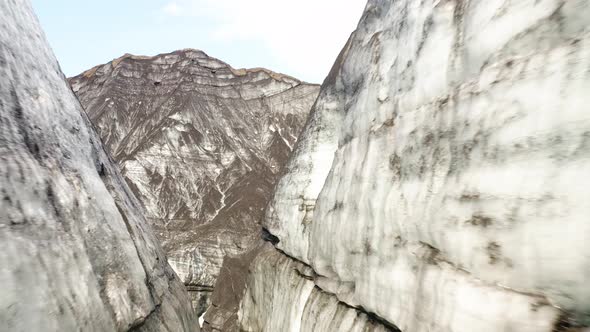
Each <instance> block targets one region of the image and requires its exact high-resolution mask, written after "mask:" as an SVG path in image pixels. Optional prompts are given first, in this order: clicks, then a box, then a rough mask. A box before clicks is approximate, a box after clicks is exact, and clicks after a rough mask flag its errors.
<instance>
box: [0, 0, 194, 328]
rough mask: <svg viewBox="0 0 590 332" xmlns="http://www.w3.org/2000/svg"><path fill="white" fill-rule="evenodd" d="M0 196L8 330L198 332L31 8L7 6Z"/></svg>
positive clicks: (0, 323) (21, 0)
mask: <svg viewBox="0 0 590 332" xmlns="http://www.w3.org/2000/svg"><path fill="white" fill-rule="evenodd" d="M0 195H1V196H0V285H1V286H0V330H2V331H23V332H25V331H27V332H28V331H170V332H172V331H175V332H176V331H198V330H199V327H198V324H197V321H196V319H195V316H194V314H193V311H192V308H191V306H190V302H189V298H188V295H187V293H186V290H185V289H184V286H183V284H182V282H181V281H180V280H179V279H178V277H177V276H176V275H175V274H174V272H173V270H172V269H171V268H170V266H169V265H168V264H167V263H166V257H165V255H164V252H163V250H162V249H161V247H160V245H159V244H158V242H157V240H156V238H155V236H154V235H153V233H152V231H151V228H150V227H149V226H148V224H147V221H146V220H145V217H144V216H143V210H142V208H141V206H140V204H139V202H138V201H137V199H136V198H135V197H134V195H133V194H132V193H131V191H130V190H129V188H128V187H127V185H126V184H125V181H124V180H123V178H122V177H121V175H120V173H119V171H118V169H117V167H116V166H115V165H114V163H113V162H112V161H111V160H110V159H109V156H108V155H107V154H106V153H105V151H104V148H103V146H102V143H101V142H100V139H99V138H98V135H96V133H95V132H94V130H93V129H92V126H91V124H90V122H89V120H88V118H87V116H86V114H85V113H84V111H83V110H82V107H81V106H80V103H79V102H78V100H77V99H76V97H75V95H74V94H73V93H72V91H71V89H70V87H69V85H68V84H67V82H66V79H65V77H64V76H63V74H62V73H61V71H60V69H59V65H58V63H57V61H56V59H55V57H54V55H53V53H52V51H51V49H50V48H49V46H48V44H47V42H46V40H45V37H44V34H43V32H42V31H41V28H40V26H39V23H38V21H37V18H36V17H35V15H34V14H33V11H32V8H31V5H30V3H29V1H25V0H7V1H2V2H0Z"/></svg>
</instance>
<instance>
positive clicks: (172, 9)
mask: <svg viewBox="0 0 590 332" xmlns="http://www.w3.org/2000/svg"><path fill="white" fill-rule="evenodd" d="M162 11H163V12H164V13H165V14H166V15H171V16H181V9H180V6H179V5H178V4H177V3H176V2H170V3H168V4H167V5H166V6H164V7H162Z"/></svg>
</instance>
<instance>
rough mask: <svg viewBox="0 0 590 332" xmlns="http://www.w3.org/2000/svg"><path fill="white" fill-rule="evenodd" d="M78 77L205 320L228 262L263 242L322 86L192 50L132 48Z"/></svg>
mask: <svg viewBox="0 0 590 332" xmlns="http://www.w3.org/2000/svg"><path fill="white" fill-rule="evenodd" d="M70 83H71V86H72V88H73V90H74V92H75V93H76V94H77V95H78V97H79V98H80V101H81V103H82V104H83V105H84V107H85V109H86V111H87V112H88V114H89V117H90V119H91V121H92V122H93V123H94V125H95V126H96V128H97V131H98V132H99V134H100V136H101V137H102V139H103V141H104V142H105V144H106V146H107V149H108V150H109V151H110V152H111V154H112V155H113V157H114V159H115V160H116V161H117V162H118V164H119V166H120V168H121V172H122V174H123V176H124V177H125V179H126V180H127V182H128V184H129V185H130V187H131V188H132V190H133V191H134V192H135V194H136V195H137V197H138V198H139V199H140V201H141V202H142V203H143V205H144V206H145V208H146V209H147V211H148V216H149V218H150V221H151V222H152V224H153V227H154V228H155V229H156V230H157V235H158V236H159V238H160V239H161V241H162V242H163V246H164V248H165V250H166V252H167V254H168V256H169V262H170V264H171V265H172V267H173V268H174V269H175V271H176V272H177V273H178V275H179V276H180V278H181V279H182V280H183V282H184V283H185V284H186V285H187V286H188V287H189V290H191V294H193V303H194V305H195V307H196V308H197V311H198V314H199V315H201V314H202V313H203V312H204V310H205V309H206V308H207V306H208V303H209V294H210V292H211V290H212V288H213V286H214V285H215V281H216V278H217V275H218V273H219V270H220V268H221V265H222V262H223V258H224V257H225V256H228V255H229V256H231V255H239V254H242V253H244V252H246V251H248V250H250V248H253V247H254V246H255V244H256V243H257V241H258V240H259V239H260V234H259V233H260V229H261V226H260V224H261V221H262V218H263V215H264V213H263V210H264V208H265V206H266V205H267V204H268V201H269V200H270V195H271V193H272V189H273V187H274V185H275V183H276V181H277V178H278V174H279V172H280V171H281V170H282V168H283V166H284V164H285V163H286V161H287V158H288V156H289V155H290V153H291V147H292V146H293V145H294V144H295V141H296V139H297V137H298V135H299V133H300V131H301V129H302V128H303V126H304V124H305V120H306V118H307V115H308V113H309V111H310V109H311V107H312V104H313V103H314V101H315V99H316V97H317V94H318V92H319V86H318V85H313V84H307V83H303V82H300V81H299V80H296V79H294V78H292V77H289V76H286V75H282V74H278V73H274V72H272V71H269V70H266V69H234V68H232V67H231V66H229V65H228V64H226V63H224V62H222V61H220V60H218V59H215V58H212V57H209V56H208V55H206V54H205V53H203V52H202V51H198V50H191V49H187V50H181V51H176V52H172V53H168V54H160V55H157V56H153V57H146V56H134V55H124V56H122V57H121V58H119V59H116V60H114V61H112V62H109V63H107V64H105V65H100V66H97V67H95V68H92V69H90V70H88V71H86V72H84V73H82V74H81V75H78V76H76V77H73V78H71V79H70ZM244 273H245V271H244Z"/></svg>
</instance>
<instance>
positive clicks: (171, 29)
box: [32, 0, 366, 83]
mask: <svg viewBox="0 0 590 332" xmlns="http://www.w3.org/2000/svg"><path fill="white" fill-rule="evenodd" d="M32 2H33V7H34V8H35V11H36V13H37V16H38V17H39V20H40V21H41V25H42V26H43V29H44V30H45V34H46V35H47V38H48V39H49V42H50V44H51V46H52V48H53V51H54V53H55V54H56V56H57V58H58V60H59V62H60V65H61V68H62V70H63V71H64V73H65V74H66V75H67V76H74V75H77V74H79V73H81V72H83V71H85V70H87V69H90V68H92V67H94V66H96V65H98V64H103V63H106V62H109V61H111V60H113V59H115V58H118V57H120V56H121V55H123V54H125V53H131V54H136V55H156V54H160V53H167V52H172V51H174V50H179V49H184V48H194V49H199V50H202V51H204V52H205V53H207V54H208V55H210V56H213V57H216V58H218V59H220V60H222V61H225V62H227V63H229V64H230V65H231V66H232V67H234V68H253V67H264V68H268V69H271V70H273V71H276V72H280V73H284V74H288V75H291V76H293V77H296V78H298V79H301V80H304V81H307V82H311V83H321V82H322V81H323V79H324V77H325V76H326V75H327V74H328V72H329V71H330V68H331V67H332V64H333V63H334V61H335V60H336V57H337V56H338V53H339V52H340V50H341V49H342V47H343V46H344V44H345V43H346V40H347V39H348V37H349V35H350V34H351V33H352V31H354V29H355V28H356V26H357V23H358V21H359V19H360V17H361V15H362V12H363V9H364V7H365V4H366V0H102V1H79V0H32Z"/></svg>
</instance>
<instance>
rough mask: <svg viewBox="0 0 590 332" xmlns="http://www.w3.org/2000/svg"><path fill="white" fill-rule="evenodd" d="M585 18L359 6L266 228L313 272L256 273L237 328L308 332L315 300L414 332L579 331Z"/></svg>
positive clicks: (588, 7) (555, 11) (587, 118)
mask: <svg viewBox="0 0 590 332" xmlns="http://www.w3.org/2000/svg"><path fill="white" fill-rule="evenodd" d="M589 21H590V4H589V3H588V2H587V1H585V0H569V1H565V0H520V1H504V0H490V1H467V0H460V1H459V0H423V1H412V0H399V1H390V0H370V1H369V2H368V4H367V7H366V10H365V13H364V15H363V17H362V19H361V21H360V23H359V26H358V28H357V30H356V31H355V32H354V33H353V34H352V36H351V38H350V40H349V41H348V43H347V45H346V47H345V48H344V50H343V51H342V53H341V55H340V57H339V59H338V60H337V61H336V64H335V65H334V68H333V70H332V72H331V73H330V75H329V76H328V78H327V79H326V81H325V82H324V84H323V86H322V89H321V92H320V96H319V98H318V101H317V102H316V105H315V107H314V109H313V110H312V114H311V115H310V119H309V121H308V123H307V125H306V128H305V129H304V132H303V134H302V136H301V137H300V139H299V142H298V143H297V145H296V148H295V150H294V155H293V156H292V158H291V159H290V161H289V162H288V164H287V167H286V175H285V176H284V177H282V179H281V180H280V181H279V183H278V186H277V188H276V191H275V194H274V198H273V199H272V201H271V204H270V205H269V207H268V209H267V213H266V219H265V226H266V227H267V228H268V230H269V232H270V233H272V234H273V235H274V236H276V237H277V239H276V240H278V241H279V242H277V241H275V242H277V243H276V246H277V247H278V248H279V249H280V250H282V251H284V252H285V253H286V254H287V255H289V256H291V257H293V258H294V259H296V260H298V261H300V262H302V263H305V264H307V265H309V268H310V269H311V270H312V271H313V273H302V274H303V275H304V276H303V275H302V276H300V278H299V279H297V278H296V277H293V278H294V279H296V280H298V281H291V282H288V281H283V282H277V281H275V280H276V279H277V276H275V275H273V274H272V273H271V274H269V273H270V271H269V270H266V271H263V269H271V270H272V271H277V272H276V273H280V271H282V269H283V268H284V269H287V267H286V266H287V265H289V264H292V263H289V262H288V261H285V262H281V261H280V260H278V259H277V260H270V259H269V260H268V261H266V262H265V261H258V260H255V261H254V263H253V265H252V266H251V267H250V269H251V271H250V274H249V276H248V281H247V284H248V286H247V287H246V297H245V298H244V300H243V301H242V303H241V306H240V312H239V315H238V316H239V318H238V319H239V324H240V325H241V327H242V328H244V329H246V330H248V331H256V330H265V331H273V330H277V328H278V330H281V329H282V330H291V331H307V330H306V328H305V327H304V326H306V324H310V323H311V321H310V319H317V316H316V317H315V318H308V317H307V316H306V315H305V312H307V311H309V309H310V308H308V307H306V306H303V305H302V303H307V304H306V305H310V300H309V298H310V297H311V295H309V292H310V290H311V289H312V288H314V287H318V288H319V289H321V290H322V291H324V292H325V293H324V294H328V295H329V294H334V295H335V296H336V297H337V298H338V299H339V300H340V301H341V302H343V303H346V304H347V305H349V306H352V307H355V308H358V309H359V310H364V311H365V312H369V313H372V314H374V315H376V316H377V317H379V318H380V319H382V320H384V321H386V322H388V323H389V324H391V325H393V326H397V327H398V328H399V329H400V330H402V331H409V332H421V331H452V332H460V331H465V332H470V331H482V332H497V331H519V332H527V331H530V332H551V331H580V330H582V329H583V328H584V326H588V325H589V324H590V287H588V285H589V284H590V244H589V242H588V239H590V222H588V218H589V216H590V204H589V203H588V202H589V201H590V177H588V170H589V169H590V112H588V110H587V107H588V106H587V105H588V104H590V94H588V92H589V91H590V30H588V25H587V23H588V22H589ZM275 255H278V254H276V253H275ZM260 259H261V260H262V259H263V258H260ZM283 260H286V259H283ZM285 273H286V272H285ZM310 276H311V277H310ZM306 278H307V279H311V281H308V282H306V281H305V280H304V279H306ZM265 284H266V285H267V287H263V285H265ZM330 296H332V295H330ZM275 299H276V300H275ZM273 301H274V302H273ZM286 303H290V304H291V305H292V306H289V305H287V304H286ZM326 303H327V300H324V301H323V303H317V304H316V305H313V304H311V305H312V307H315V308H316V309H317V308H321V307H322V305H325V304H326ZM280 308H283V310H281V309H280ZM311 309H313V308H311ZM351 310H352V309H351ZM326 319H328V320H338V319H340V318H336V317H327V318H326ZM322 324H328V322H322ZM315 331H330V329H329V328H326V327H322V328H317V329H315Z"/></svg>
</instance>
